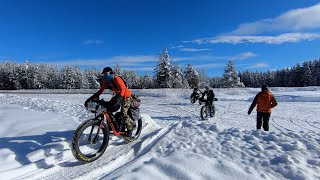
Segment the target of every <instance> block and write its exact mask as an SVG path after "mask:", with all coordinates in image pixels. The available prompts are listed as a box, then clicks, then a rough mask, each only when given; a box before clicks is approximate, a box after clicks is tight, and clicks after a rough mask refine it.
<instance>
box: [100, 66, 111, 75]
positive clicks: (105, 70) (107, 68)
mask: <svg viewBox="0 0 320 180" xmlns="http://www.w3.org/2000/svg"><path fill="white" fill-rule="evenodd" d="M106 72H110V74H113V70H112V69H111V67H105V68H103V70H102V74H104V73H106Z"/></svg>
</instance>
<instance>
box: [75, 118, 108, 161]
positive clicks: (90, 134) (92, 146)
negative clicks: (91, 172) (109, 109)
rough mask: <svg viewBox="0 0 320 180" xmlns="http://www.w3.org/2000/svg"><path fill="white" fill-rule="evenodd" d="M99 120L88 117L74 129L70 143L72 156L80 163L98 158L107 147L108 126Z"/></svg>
mask: <svg viewBox="0 0 320 180" xmlns="http://www.w3.org/2000/svg"><path fill="white" fill-rule="evenodd" d="M100 124H101V120H99V119H90V120H87V121H85V122H83V123H82V124H80V126H79V127H78V128H77V129H76V131H75V133H74V135H73V138H72V144H71V151H72V154H73V156H74V157H75V158H76V159H77V160H79V161H80V162H82V163H89V162H92V161H95V160H96V159H98V158H99V157H100V156H102V154H103V153H104V151H105V150H106V149H107V147H108V143H109V133H110V132H109V128H108V125H107V124H106V123H104V122H102V127H101V128H100Z"/></svg>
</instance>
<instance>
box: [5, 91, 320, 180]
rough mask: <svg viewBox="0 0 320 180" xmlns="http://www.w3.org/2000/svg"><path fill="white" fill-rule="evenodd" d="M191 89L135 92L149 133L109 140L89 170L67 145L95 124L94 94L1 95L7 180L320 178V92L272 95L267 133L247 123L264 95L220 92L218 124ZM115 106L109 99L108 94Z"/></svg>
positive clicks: (7, 92) (30, 92)
mask: <svg viewBox="0 0 320 180" xmlns="http://www.w3.org/2000/svg"><path fill="white" fill-rule="evenodd" d="M191 91H192V90H180V89H174V90H170V89H160V90H134V92H135V93H136V94H138V95H140V97H141V100H142V105H141V112H142V117H143V130H142V134H141V136H140V138H139V139H138V141H136V142H133V143H130V144H126V143H124V141H123V140H122V139H121V138H118V137H111V141H110V143H109V146H108V148H107V150H106V152H105V153H104V155H103V156H102V157H101V158H100V159H98V160H96V161H95V162H92V163H89V164H81V163H79V162H77V161H76V160H75V159H74V157H73V156H72V153H71V150H70V140H71V137H72V135H73V132H74V130H75V129H76V128H77V126H78V125H79V124H80V123H81V122H82V121H84V120H86V119H88V118H90V117H93V114H90V113H88V112H87V111H86V110H85V109H84V107H83V102H84V101H85V99H86V98H88V97H89V96H90V94H88V92H86V93H84V94H80V93H81V92H80V91H76V93H72V92H67V93H64V92H63V91H0V123H1V126H0V162H1V163H0V177H1V179H161V180H163V179H197V180H199V179H219V180H220V179H223V180H226V179H230V180H234V179H252V180H256V179H270V180H271V179H272V180H273V179H320V110H319V109H320V87H306V88H271V91H272V92H273V94H274V96H275V97H276V99H277V101H278V106H277V107H275V109H274V110H273V112H272V115H271V119H270V131H269V132H264V131H257V130H255V126H256V124H255V118H256V113H254V112H253V113H252V114H251V115H250V116H249V115H247V111H248V107H249V106H250V104H251V102H252V100H253V98H254V96H255V95H256V93H258V92H259V89H255V88H245V89H214V92H215V94H216V97H217V98H218V99H219V101H217V102H216V110H217V112H216V116H215V117H214V118H211V119H209V120H205V121H203V120H201V119H200V114H199V113H200V108H201V106H200V105H199V104H197V103H196V104H191V103H190V101H189V96H190V94H191ZM103 98H104V99H109V98H110V95H103Z"/></svg>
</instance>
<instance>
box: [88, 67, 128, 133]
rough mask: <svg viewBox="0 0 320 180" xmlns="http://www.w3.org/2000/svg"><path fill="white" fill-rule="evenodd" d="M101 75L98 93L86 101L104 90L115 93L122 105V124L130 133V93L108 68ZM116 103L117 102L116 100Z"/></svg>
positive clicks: (118, 77) (119, 78)
mask: <svg viewBox="0 0 320 180" xmlns="http://www.w3.org/2000/svg"><path fill="white" fill-rule="evenodd" d="M102 74H103V78H102V85H101V87H100V89H99V91H98V92H96V93H95V94H94V95H93V96H92V97H90V98H89V99H88V100H87V101H89V100H90V99H94V98H97V97H99V96H100V95H101V94H102V93H103V91H104V90H105V89H106V88H107V89H110V90H112V91H113V92H115V93H116V98H120V101H121V104H123V105H122V106H121V114H122V117H123V122H124V123H125V124H126V125H127V129H128V130H129V131H132V130H133V129H134V124H133V123H132V121H131V118H130V117H129V115H128V109H129V108H130V104H131V101H132V100H131V91H130V90H129V89H128V88H127V86H126V85H125V83H124V81H123V80H122V78H121V77H120V76H117V75H115V74H114V73H113V70H112V69H111V68H110V67H105V68H104V69H103V71H102ZM87 101H86V103H87ZM116 101H117V102H118V100H116ZM86 103H85V104H86Z"/></svg>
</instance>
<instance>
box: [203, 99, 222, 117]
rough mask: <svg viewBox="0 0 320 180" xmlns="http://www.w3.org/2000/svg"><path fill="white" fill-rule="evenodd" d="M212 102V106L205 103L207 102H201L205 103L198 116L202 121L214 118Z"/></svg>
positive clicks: (208, 102)
mask: <svg viewBox="0 0 320 180" xmlns="http://www.w3.org/2000/svg"><path fill="white" fill-rule="evenodd" d="M217 100H218V99H217V98H214V101H217ZM214 101H213V103H212V104H211V103H210V101H207V100H203V101H202V102H204V103H205V104H204V105H203V106H202V107H201V110H200V116H201V119H202V120H206V119H208V118H209V117H214V116H215V114H216V110H215V105H214Z"/></svg>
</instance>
